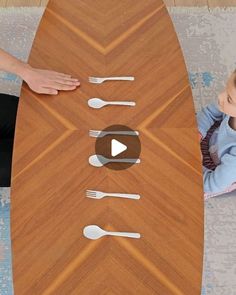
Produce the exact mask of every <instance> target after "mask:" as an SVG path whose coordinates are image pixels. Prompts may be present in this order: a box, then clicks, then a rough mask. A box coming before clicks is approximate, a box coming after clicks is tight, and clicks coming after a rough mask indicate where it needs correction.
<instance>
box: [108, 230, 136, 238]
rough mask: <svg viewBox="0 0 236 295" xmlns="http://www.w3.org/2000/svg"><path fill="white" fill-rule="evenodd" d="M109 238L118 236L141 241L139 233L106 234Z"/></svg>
mask: <svg viewBox="0 0 236 295" xmlns="http://www.w3.org/2000/svg"><path fill="white" fill-rule="evenodd" d="M106 234H107V235H109V236H117V237H126V238H133V239H140V237H141V235H140V234H139V233H127V232H112V231H110V232H106Z"/></svg>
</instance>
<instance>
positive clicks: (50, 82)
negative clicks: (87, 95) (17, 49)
mask: <svg viewBox="0 0 236 295" xmlns="http://www.w3.org/2000/svg"><path fill="white" fill-rule="evenodd" d="M0 70H1V71H5V72H10V73H13V74H16V75H18V76H20V77H21V78H22V79H23V80H24V81H25V82H26V83H27V84H28V85H29V87H30V88H31V89H32V90H33V91H35V92H37V93H43V94H57V93H58V90H74V89H75V88H76V87H77V86H79V84H80V83H79V81H78V79H72V78H71V76H70V75H67V74H62V73H58V72H54V71H48V70H40V69H36V68H33V67H31V66H30V65H29V64H27V63H24V62H22V61H20V60H19V59H17V58H15V57H14V56H12V55H10V54H8V53H7V52H5V51H4V50H2V49H1V48H0Z"/></svg>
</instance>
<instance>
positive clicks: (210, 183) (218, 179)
mask: <svg viewBox="0 0 236 295" xmlns="http://www.w3.org/2000/svg"><path fill="white" fill-rule="evenodd" d="M234 182H236V147H233V148H231V150H230V152H229V153H227V154H225V155H224V156H223V157H222V158H221V163H220V164H219V165H218V166H217V167H216V169H215V170H214V171H212V170H210V169H207V168H206V167H204V166H203V183H204V192H205V193H218V192H222V191H224V190H226V189H227V188H228V187H229V186H230V185H231V184H233V183H234Z"/></svg>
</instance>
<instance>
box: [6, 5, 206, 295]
mask: <svg viewBox="0 0 236 295" xmlns="http://www.w3.org/2000/svg"><path fill="white" fill-rule="evenodd" d="M29 62H30V64H31V65H32V66H35V67H39V68H45V69H53V70H56V71H59V72H64V73H69V74H72V75H73V76H75V77H78V78H79V79H80V81H81V87H80V88H79V89H78V90H76V91H73V92H60V94H59V95H58V96H53V97H52V96H45V95H37V94H35V93H33V92H31V91H30V90H29V88H28V87H27V86H26V85H23V88H22V93H21V97H20V103H19V109H18V116H17V124H16V134H15V142H14V155H13V175H12V190H11V193H12V196H11V199H12V206H11V235H12V247H13V274H14V288H15V294H16V295H38V294H40V295H49V294H54V295H78V294H79V295H85V294H91V295H100V294H122V295H123V294H134V295H140V294H144V295H149V294H155V295H157V294H158V295H170V294H175V295H181V294H182V295H183V294H186V295H189V294H191V295H199V294H200V289H201V275H202V260H203V191H202V167H201V161H200V147H199V142H198V134H197V125H196V120H195V115H194V106H193V100H192V94H191V88H190V85H189V81H188V75H187V71H186V67H185V63H184V59H183V55H182V52H181V49H180V45H179V43H178V39H177V36H176V33H175V30H174V27H173V25H172V22H171V19H170V17H169V15H168V12H167V9H166V7H165V5H164V4H163V2H162V0H137V1H135V2H134V1H131V0H121V1H108V0H97V1H95V0H86V1H82V0H80V1H76V0H60V1H58V0H52V1H51V2H50V3H49V5H48V7H47V10H46V12H45V14H44V17H43V19H42V22H41V24H40V27H39V30H38V32H37V36H36V39H35V41H34V44H33V48H32V52H31V55H30V60H29ZM92 75H95V76H96V75H97V76H111V75H133V76H135V78H136V80H135V81H134V82H132V83H130V82H111V83H103V84H101V85H95V84H90V83H88V76H92ZM90 97H103V98H104V99H107V100H109V99H111V98H114V99H121V98H122V99H127V100H130V99H135V100H136V102H137V106H136V107H135V108H132V109H131V108H122V107H113V108H111V107H107V108H103V109H100V110H91V109H89V108H88V106H87V100H88V98H90ZM112 124H123V125H127V126H129V127H130V128H132V129H134V130H139V131H140V133H141V135H140V140H141V142H142V152H141V156H140V157H141V159H142V162H141V164H140V165H134V166H132V167H131V168H129V169H127V170H122V171H114V170H109V169H107V168H100V169H99V168H94V167H92V166H89V164H88V157H89V156H90V155H91V154H93V153H94V143H95V141H94V139H92V138H89V137H88V130H89V129H104V128H106V127H107V126H109V125H112ZM91 188H92V189H97V190H102V191H103V190H104V191H110V192H112V191H114V192H117V191H118V192H133V193H139V194H141V196H142V197H141V199H140V200H138V201H134V200H121V199H112V198H105V199H103V200H92V199H88V198H86V197H85V190H86V189H91ZM88 224H98V225H99V226H101V227H103V228H105V229H107V230H117V231H134V232H140V233H141V235H142V238H141V239H125V238H116V237H114V238H113V237H105V238H102V239H99V240H96V241H91V240H88V239H86V238H84V237H83V235H82V230H83V227H84V226H85V225H88Z"/></svg>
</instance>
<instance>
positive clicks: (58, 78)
mask: <svg viewBox="0 0 236 295" xmlns="http://www.w3.org/2000/svg"><path fill="white" fill-rule="evenodd" d="M21 76H22V78H23V80H24V81H25V82H26V83H27V84H28V86H29V88H30V89H32V90H33V91H34V92H36V93H39V94H50V95H57V94H58V90H64V91H70V90H74V89H76V87H78V86H79V85H80V82H79V80H78V79H76V78H72V77H71V75H68V74H63V73H58V72H55V71H49V70H41V69H37V68H33V67H31V66H30V65H26V66H25V68H24V71H23V73H22V75H21Z"/></svg>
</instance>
